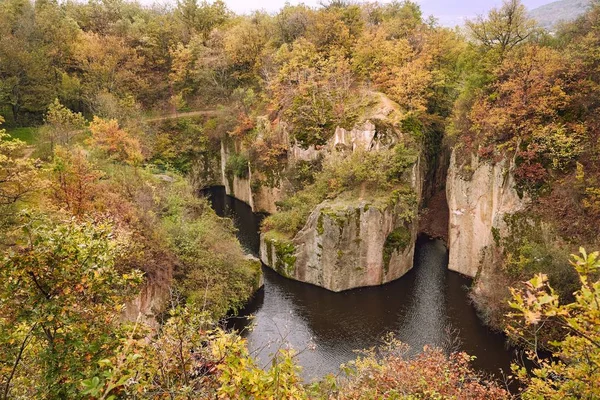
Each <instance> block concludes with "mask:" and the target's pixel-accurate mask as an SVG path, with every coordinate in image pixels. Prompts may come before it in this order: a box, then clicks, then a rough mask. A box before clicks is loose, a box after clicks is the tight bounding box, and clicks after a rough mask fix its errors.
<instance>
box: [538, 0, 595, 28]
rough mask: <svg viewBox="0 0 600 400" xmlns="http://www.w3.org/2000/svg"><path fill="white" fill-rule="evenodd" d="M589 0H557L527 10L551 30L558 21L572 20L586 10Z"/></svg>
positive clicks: (544, 26)
mask: <svg viewBox="0 0 600 400" xmlns="http://www.w3.org/2000/svg"><path fill="white" fill-rule="evenodd" d="M589 5H590V0H559V1H555V2H553V3H549V4H545V5H543V6H541V7H538V8H535V9H533V10H531V11H530V12H529V16H530V17H531V18H533V19H535V20H536V21H537V22H538V23H539V24H540V25H541V26H542V27H543V28H546V29H548V30H552V29H553V28H554V27H555V26H556V25H557V24H558V23H559V22H567V21H573V20H574V19H576V18H577V17H579V16H580V15H582V14H583V13H585V11H586V10H587V8H588V7H589Z"/></svg>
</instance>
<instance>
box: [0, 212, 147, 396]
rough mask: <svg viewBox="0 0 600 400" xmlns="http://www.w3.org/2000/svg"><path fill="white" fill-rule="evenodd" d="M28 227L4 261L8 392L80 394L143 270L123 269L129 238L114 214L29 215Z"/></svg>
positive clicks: (0, 274)
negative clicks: (119, 232)
mask: <svg viewBox="0 0 600 400" xmlns="http://www.w3.org/2000/svg"><path fill="white" fill-rule="evenodd" d="M22 233H23V236H22V241H21V242H19V244H18V245H17V246H15V247H14V248H13V250H12V251H10V252H8V253H6V254H5V255H4V256H3V258H2V261H1V265H2V267H1V268H0V282H1V283H0V349H1V351H0V354H1V355H0V387H1V388H2V390H1V393H0V396H1V398H2V399H9V398H73V397H78V394H79V393H80V387H81V386H80V385H81V382H82V380H83V379H84V378H86V377H88V376H90V375H93V373H94V371H97V369H98V361H100V360H101V359H102V358H105V357H106V356H107V355H108V354H110V353H111V351H112V350H113V349H116V347H117V346H118V344H119V337H120V333H119V332H121V331H122V329H123V327H121V324H122V323H121V321H120V313H121V311H122V310H123V305H124V302H125V301H126V299H127V298H128V297H129V296H130V295H132V294H133V293H134V290H135V288H136V286H137V285H138V284H139V282H140V280H141V274H140V273H138V272H135V271H132V272H128V273H124V272H122V271H119V269H118V268H117V265H118V259H119V257H121V255H122V254H123V252H124V251H125V249H126V242H124V241H123V240H122V238H120V237H119V236H115V231H114V228H113V227H112V226H111V225H110V224H108V223H107V222H106V221H101V220H97V221H92V220H86V221H81V222H76V221H75V220H66V221H52V220H49V219H48V218H45V217H41V216H34V217H27V216H26V217H24V220H23V224H22Z"/></svg>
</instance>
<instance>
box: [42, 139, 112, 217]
mask: <svg viewBox="0 0 600 400" xmlns="http://www.w3.org/2000/svg"><path fill="white" fill-rule="evenodd" d="M101 176H102V173H101V172H100V171H98V170H95V169H94V168H93V166H92V165H91V164H90V163H89V162H88V160H87V158H86V153H85V152H84V151H83V150H82V149H79V148H76V149H73V150H71V151H70V150H68V149H65V148H63V147H60V146H59V147H57V148H56V149H55V150H54V159H53V163H52V178H53V179H52V181H51V183H50V190H51V193H52V198H53V199H54V201H55V203H56V204H57V205H58V206H59V207H60V208H63V209H65V210H67V211H68V212H70V213H71V214H73V215H74V216H78V217H81V216H83V215H84V214H85V213H86V212H87V211H89V210H90V209H91V208H92V207H93V204H92V202H93V200H94V198H95V196H96V195H97V194H98V185H97V184H98V180H99V179H100V177H101Z"/></svg>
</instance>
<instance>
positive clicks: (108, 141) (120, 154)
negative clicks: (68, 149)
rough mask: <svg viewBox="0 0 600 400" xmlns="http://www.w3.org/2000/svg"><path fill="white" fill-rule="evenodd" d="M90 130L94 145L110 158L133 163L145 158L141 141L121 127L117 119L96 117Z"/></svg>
mask: <svg viewBox="0 0 600 400" xmlns="http://www.w3.org/2000/svg"><path fill="white" fill-rule="evenodd" d="M90 131H91V132H92V140H91V142H92V145H94V146H95V147H97V148H99V149H100V150H102V151H104V152H105V153H107V154H108V156H109V157H110V158H112V159H114V160H116V161H120V162H125V163H127V164H131V165H136V164H139V163H140V162H141V161H142V160H143V156H142V151H141V147H140V143H139V141H138V140H137V139H135V138H132V137H130V136H129V134H128V133H127V132H126V131H124V130H122V129H120V128H119V123H118V122H117V120H116V119H111V120H108V121H107V120H104V119H102V118H98V117H94V120H93V121H92V123H91V124H90Z"/></svg>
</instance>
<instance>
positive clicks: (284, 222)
mask: <svg viewBox="0 0 600 400" xmlns="http://www.w3.org/2000/svg"><path fill="white" fill-rule="evenodd" d="M415 160H416V154H415V151H414V150H413V149H409V148H406V147H405V146H404V145H403V144H398V145H396V146H395V147H394V148H392V149H385V150H380V151H364V150H356V151H354V152H353V153H351V154H349V155H347V156H345V155H343V154H341V153H336V154H333V155H331V156H330V157H329V158H328V159H327V160H326V161H325V163H324V165H323V169H322V170H321V171H320V172H318V173H317V174H316V176H315V178H314V179H315V181H314V183H312V184H311V185H309V186H307V187H305V188H304V189H302V190H301V191H299V192H296V193H295V194H293V195H292V196H290V197H287V198H285V199H284V200H283V201H281V202H279V203H278V204H277V206H278V213H276V214H274V215H271V216H269V217H268V218H266V219H265V220H264V221H263V231H269V230H277V231H279V232H282V233H285V234H287V235H288V236H293V235H294V234H295V233H296V232H298V231H299V230H300V229H302V227H303V226H304V224H305V223H306V219H307V218H308V216H309V215H310V213H311V212H312V210H313V209H314V208H315V207H316V206H317V205H318V204H319V203H321V202H322V201H324V200H326V199H334V198H336V197H337V196H339V195H340V194H342V193H344V192H346V193H351V195H353V196H359V195H361V196H362V195H364V196H368V197H372V198H375V197H377V196H380V195H385V194H389V192H390V191H391V189H393V188H394V187H395V186H397V185H401V184H402V182H403V175H404V173H405V172H406V170H407V169H408V168H409V167H410V166H412V165H413V164H414V162H415Z"/></svg>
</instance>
